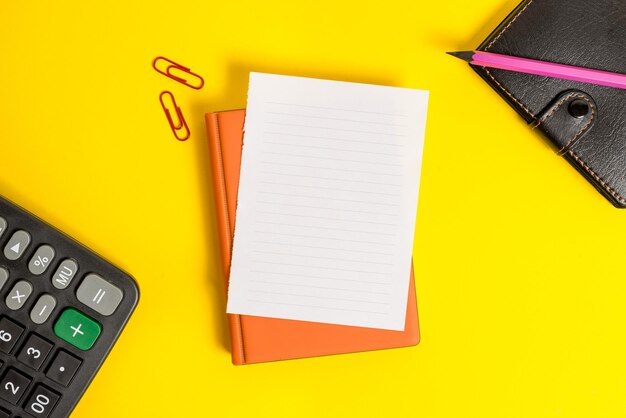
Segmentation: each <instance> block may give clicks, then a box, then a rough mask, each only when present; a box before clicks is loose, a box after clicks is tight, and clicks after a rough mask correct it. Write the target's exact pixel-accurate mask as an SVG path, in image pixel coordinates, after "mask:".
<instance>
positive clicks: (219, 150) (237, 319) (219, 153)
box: [213, 113, 246, 363]
mask: <svg viewBox="0 0 626 418" xmlns="http://www.w3.org/2000/svg"><path fill="white" fill-rule="evenodd" d="M213 120H214V121H215V139H217V158H218V159H219V163H218V168H219V170H220V177H221V178H220V180H221V183H222V184H223V185H224V187H223V188H222V193H223V194H224V199H223V200H224V208H223V210H224V213H225V215H226V225H225V227H226V235H225V236H226V239H227V240H228V248H230V249H231V250H230V251H231V252H232V239H231V238H230V214H229V213H228V204H227V199H226V176H225V175H224V158H223V156H222V137H221V135H220V120H219V118H218V115H217V114H216V113H214V114H213ZM234 317H235V322H236V323H237V329H238V330H239V336H240V337H241V338H239V352H240V353H241V358H242V360H243V362H244V363H245V362H246V350H245V348H244V342H243V327H242V323H241V318H240V317H239V315H234Z"/></svg>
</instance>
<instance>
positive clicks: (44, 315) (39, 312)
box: [30, 295, 57, 324]
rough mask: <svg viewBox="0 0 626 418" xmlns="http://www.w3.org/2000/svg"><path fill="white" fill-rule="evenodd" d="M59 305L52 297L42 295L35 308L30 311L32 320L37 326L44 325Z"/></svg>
mask: <svg viewBox="0 0 626 418" xmlns="http://www.w3.org/2000/svg"><path fill="white" fill-rule="evenodd" d="M56 305H57V300H56V299H55V298H54V296H52V295H41V297H40V298H39V300H38V301H37V303H35V306H34V307H33V309H32V310H31V311H30V320H31V321H33V322H34V323H35V324H43V323H44V322H46V321H47V320H48V317H50V314H51V313H52V311H53V310H54V307H55V306H56Z"/></svg>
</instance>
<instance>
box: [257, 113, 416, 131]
mask: <svg viewBox="0 0 626 418" xmlns="http://www.w3.org/2000/svg"><path fill="white" fill-rule="evenodd" d="M267 114H268V115H283V116H298V117H302V118H311V119H324V120H337V121H341V122H356V123H368V124H375V125H383V126H395V127H399V128H406V127H407V125H400V124H397V123H385V122H375V121H370V120H357V119H345V118H330V117H328V116H313V115H305V114H302V113H285V112H267Z"/></svg>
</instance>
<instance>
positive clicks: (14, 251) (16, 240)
mask: <svg viewBox="0 0 626 418" xmlns="http://www.w3.org/2000/svg"><path fill="white" fill-rule="evenodd" d="M28 244H30V234H29V233H28V232H26V231H22V230H19V231H16V232H15V233H14V234H13V235H12V236H11V239H9V242H8V243H7V245H6V246H5V247H4V256H5V257H6V258H8V259H9V260H17V259H18V258H20V257H21V256H22V254H24V251H25V250H26V247H28Z"/></svg>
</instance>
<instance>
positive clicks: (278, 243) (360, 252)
mask: <svg viewBox="0 0 626 418" xmlns="http://www.w3.org/2000/svg"><path fill="white" fill-rule="evenodd" d="M254 242H257V243H259V244H270V245H287V246H291V247H301V248H315V249H318V250H332V251H346V252H351V253H359V254H372V255H393V254H392V253H381V252H378V251H362V250H353V249H348V248H333V247H320V246H317V245H304V244H296V243H293V242H276V241H259V240H255V241H254Z"/></svg>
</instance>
